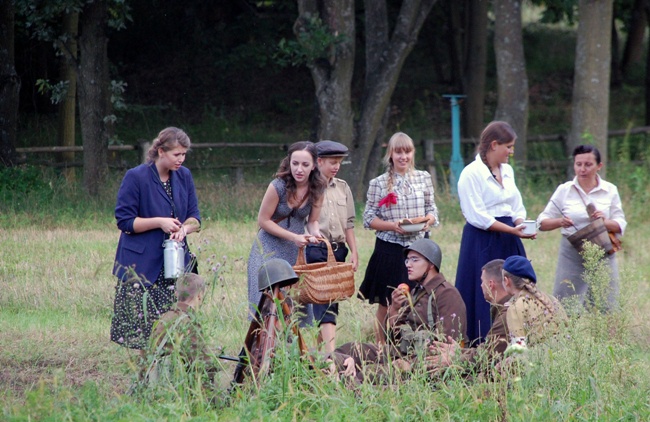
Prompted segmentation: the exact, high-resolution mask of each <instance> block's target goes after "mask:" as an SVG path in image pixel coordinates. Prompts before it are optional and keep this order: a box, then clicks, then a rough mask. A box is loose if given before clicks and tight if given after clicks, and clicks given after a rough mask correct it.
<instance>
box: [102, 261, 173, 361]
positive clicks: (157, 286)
mask: <svg viewBox="0 0 650 422" xmlns="http://www.w3.org/2000/svg"><path fill="white" fill-rule="evenodd" d="M174 284H175V280H173V279H165V278H164V276H163V272H162V271H161V273H160V276H159V277H158V280H156V282H155V283H154V284H152V285H151V286H145V285H144V284H143V283H141V282H140V281H139V280H133V279H127V280H118V281H117V285H116V286H115V303H114V305H113V319H112V321H111V341H114V342H115V343H117V344H119V345H120V346H124V347H128V348H130V349H146V347H147V344H148V342H149V336H150V335H151V328H152V327H153V324H154V322H156V321H157V320H158V318H160V316H161V315H162V314H164V313H165V312H167V311H168V310H169V308H171V306H172V305H173V304H174V303H175V302H176V296H175V294H174Z"/></svg>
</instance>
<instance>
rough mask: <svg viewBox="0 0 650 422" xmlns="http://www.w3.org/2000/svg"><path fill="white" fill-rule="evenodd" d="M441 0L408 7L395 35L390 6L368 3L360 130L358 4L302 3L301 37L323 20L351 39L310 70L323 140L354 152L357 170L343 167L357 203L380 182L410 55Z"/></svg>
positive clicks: (378, 0)
mask: <svg viewBox="0 0 650 422" xmlns="http://www.w3.org/2000/svg"><path fill="white" fill-rule="evenodd" d="M436 1H437V0H411V1H404V2H403V3H402V7H401V9H400V12H399V15H398V16H397V18H396V21H395V28H394V29H393V31H392V34H391V33H390V32H389V29H388V14H387V8H386V0H366V1H365V3H364V4H365V13H366V25H365V28H366V37H365V39H366V45H367V47H366V75H365V83H364V87H363V94H362V100H361V104H360V106H359V111H358V116H359V117H358V120H357V122H356V125H354V123H355V122H354V118H353V113H352V98H351V94H350V92H351V87H350V83H351V74H352V70H353V67H354V46H353V44H351V45H347V43H348V42H349V43H354V34H355V32H354V31H355V29H354V27H355V26H354V19H355V16H354V3H353V1H352V0H298V8H299V13H300V16H299V17H298V20H297V21H296V29H295V30H296V31H297V32H299V31H305V30H306V26H305V24H304V23H305V22H306V21H307V20H308V19H309V18H310V17H313V16H320V18H321V19H322V21H323V23H325V25H326V26H327V27H328V28H329V29H330V33H332V34H335V33H336V34H341V35H345V37H346V40H344V42H343V43H340V44H337V45H334V46H332V47H331V50H330V54H329V56H328V57H327V58H323V59H319V60H316V61H314V62H313V63H310V64H309V69H310V71H311V72H312V77H313V79H314V84H315V87H316V96H317V98H318V104H319V113H320V129H319V131H318V133H319V139H325V138H329V139H334V140H338V141H340V142H342V143H345V144H346V145H347V146H348V147H349V148H350V159H351V160H352V163H353V165H352V166H345V167H343V171H342V176H343V177H344V178H345V179H346V180H347V181H348V183H349V184H350V187H351V189H352V192H353V193H354V195H355V197H356V198H357V199H361V198H362V197H363V195H364V194H365V186H366V182H367V181H368V180H369V179H370V178H372V177H375V176H376V174H375V173H376V171H377V169H378V168H379V158H380V155H381V148H380V146H381V142H382V139H383V138H384V135H383V131H384V128H385V125H386V121H387V119H386V116H387V113H388V109H389V106H390V98H391V96H392V94H393V91H394V90H395V85H396V84H397V79H398V77H399V74H400V71H401V69H402V66H403V64H404V61H405V59H406V57H407V56H408V54H409V53H410V52H411V50H412V49H413V46H414V45H415V42H416V41H417V36H418V33H419V31H420V29H421V28H422V24H423V23H424V21H425V19H426V17H427V15H428V14H429V12H430V11H431V7H433V5H434V4H435V3H436Z"/></svg>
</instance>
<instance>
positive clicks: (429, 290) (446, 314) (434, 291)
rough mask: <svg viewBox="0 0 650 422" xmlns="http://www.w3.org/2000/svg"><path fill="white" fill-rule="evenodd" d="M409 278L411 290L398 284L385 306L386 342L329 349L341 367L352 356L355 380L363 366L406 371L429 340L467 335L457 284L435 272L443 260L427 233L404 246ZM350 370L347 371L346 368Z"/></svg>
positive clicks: (458, 340) (458, 339)
mask: <svg viewBox="0 0 650 422" xmlns="http://www.w3.org/2000/svg"><path fill="white" fill-rule="evenodd" d="M404 256H405V257H406V261H405V263H406V268H407V271H408V277H409V280H410V281H412V282H415V283H416V287H415V288H414V289H413V291H411V292H410V294H404V293H403V291H401V290H400V289H399V288H398V289H395V290H394V291H393V293H392V303H391V305H390V307H389V309H388V318H387V324H386V326H387V329H388V342H387V344H386V345H384V346H378V345H376V344H369V343H363V344H360V343H347V344H344V345H343V346H341V347H340V348H338V349H336V351H335V353H334V354H333V355H332V358H333V359H334V361H335V363H336V364H337V366H338V367H339V368H342V367H345V368H348V369H349V367H350V366H351V363H352V360H353V361H354V364H355V366H356V369H357V370H361V371H360V372H358V373H357V378H358V379H359V380H361V379H363V376H364V374H363V371H364V368H365V367H366V366H367V365H369V368H373V372H374V368H380V369H381V370H385V369H386V365H387V364H391V363H392V364H393V365H394V366H395V367H397V368H399V369H400V370H402V371H409V370H410V369H411V366H412V365H413V364H414V363H415V362H416V361H417V357H418V355H420V356H423V355H424V354H425V353H426V351H427V344H428V343H429V342H430V341H432V340H435V339H438V340H443V339H445V338H448V337H451V338H453V339H454V340H455V341H457V342H462V341H463V339H464V338H465V325H466V322H467V321H466V313H465V303H464V302H463V299H462V298H461V297H460V294H459V293H458V290H456V288H455V287H454V286H453V285H451V284H450V283H448V282H447V281H446V280H445V277H444V276H443V275H442V274H441V273H440V272H439V268H440V263H441V261H442V252H441V251H440V247H439V246H438V245H437V244H436V243H435V242H433V241H432V240H430V239H419V240H416V241H415V242H413V244H412V245H411V246H409V247H408V248H406V249H404ZM348 373H349V371H348Z"/></svg>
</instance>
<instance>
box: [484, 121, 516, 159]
mask: <svg viewBox="0 0 650 422" xmlns="http://www.w3.org/2000/svg"><path fill="white" fill-rule="evenodd" d="M515 139H517V134H516V133H515V130H514V129H513V128H512V126H510V124H509V123H507V122H502V121H499V120H495V121H493V122H490V123H489V124H488V125H487V126H486V127H485V129H483V132H481V140H480V142H479V144H478V146H477V147H476V152H477V153H478V155H479V156H480V157H481V160H483V162H484V163H485V165H486V166H488V167H489V164H488V162H487V152H488V150H489V149H490V144H491V143H492V141H497V144H499V145H502V144H507V143H508V142H510V141H514V140H515Z"/></svg>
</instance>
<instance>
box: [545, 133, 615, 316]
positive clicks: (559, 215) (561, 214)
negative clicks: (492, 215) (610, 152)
mask: <svg viewBox="0 0 650 422" xmlns="http://www.w3.org/2000/svg"><path fill="white" fill-rule="evenodd" d="M572 156H573V170H574V172H575V177H574V178H573V180H571V181H569V182H566V183H563V184H561V185H560V186H558V187H557V189H556V190H555V193H553V196H551V199H550V201H549V202H548V204H547V205H546V208H545V209H544V211H543V212H542V213H541V214H540V215H539V217H538V218H537V223H538V226H539V229H540V230H541V231H549V230H555V229H558V228H559V229H561V233H562V240H561V241H560V252H559V256H558V261H557V270H556V272H555V287H554V289H553V295H554V296H555V297H557V298H558V299H563V298H566V297H569V296H573V295H578V296H579V298H580V301H581V302H584V297H585V294H586V293H587V290H588V287H589V286H588V285H587V284H586V283H585V282H584V281H583V280H582V273H583V272H584V265H583V260H582V257H581V256H580V254H579V253H578V251H577V250H576V249H575V248H574V247H573V246H571V243H570V242H569V241H568V240H567V237H568V236H570V235H571V234H573V233H575V232H576V231H577V230H579V229H581V228H583V227H585V226H587V225H588V224H589V223H591V221H592V219H596V218H603V219H604V223H605V227H606V228H607V231H610V232H613V233H616V234H617V235H622V234H623V232H624V231H625V227H626V226H627V222H626V221H625V214H624V213H623V208H622V206H621V198H620V197H619V195H618V189H617V188H616V186H614V185H613V184H611V183H609V182H607V181H605V180H603V179H602V178H601V177H600V176H599V175H598V171H599V170H600V169H601V168H602V167H603V163H602V162H601V157H600V151H598V149H597V148H596V147H594V146H593V145H579V146H577V147H576V148H575V149H574V150H573V154H572ZM587 204H593V205H594V206H595V211H594V212H593V213H592V215H591V217H590V216H589V214H588V212H587ZM605 260H606V262H607V264H608V265H609V267H610V269H611V277H612V278H611V283H610V292H609V298H608V299H609V300H608V302H609V305H610V306H613V304H614V302H615V300H616V294H617V293H618V266H617V264H616V257H615V254H611V255H607V256H606V257H605Z"/></svg>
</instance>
